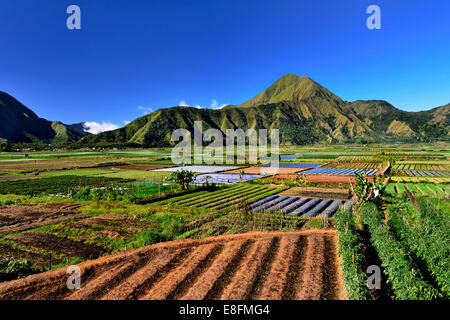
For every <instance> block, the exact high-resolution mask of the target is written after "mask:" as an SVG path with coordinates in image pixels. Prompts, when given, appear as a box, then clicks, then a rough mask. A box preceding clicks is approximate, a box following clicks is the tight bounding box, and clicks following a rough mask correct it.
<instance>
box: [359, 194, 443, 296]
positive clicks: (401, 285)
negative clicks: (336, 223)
mask: <svg viewBox="0 0 450 320" xmlns="http://www.w3.org/2000/svg"><path fill="white" fill-rule="evenodd" d="M362 218H363V222H364V224H365V225H366V226H367V228H368V231H369V233H370V241H371V243H372V245H373V246H374V247H375V249H376V250H377V252H378V255H379V257H380V259H381V261H382V266H383V267H384V271H385V273H386V274H387V276H388V278H389V282H390V283H391V285H392V289H393V290H394V292H395V298H396V299H399V300H431V299H438V298H442V294H441V293H440V292H439V291H438V290H436V289H435V288H434V287H433V286H432V285H430V284H429V283H428V282H426V281H425V280H424V279H423V275H422V274H421V272H420V270H419V268H418V266H417V265H416V263H415V261H414V259H413V258H412V257H411V255H410V253H409V252H408V250H407V249H406V248H405V246H404V245H403V244H402V243H400V242H399V241H397V239H396V238H395V236H394V234H393V233H392V232H391V230H390V228H389V226H388V225H387V224H385V223H384V221H383V214H382V213H381V212H380V211H378V209H377V207H376V205H375V204H373V203H370V202H368V203H366V204H364V206H363V207H362Z"/></svg>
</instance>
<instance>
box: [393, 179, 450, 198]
mask: <svg viewBox="0 0 450 320" xmlns="http://www.w3.org/2000/svg"><path fill="white" fill-rule="evenodd" d="M406 190H409V191H410V192H411V193H412V194H414V195H416V196H425V197H430V198H449V197H450V188H449V186H448V185H445V184H432V183H411V182H408V183H389V184H388V185H387V186H386V192H388V193H390V194H392V195H400V196H401V195H403V194H404V193H405V192H406Z"/></svg>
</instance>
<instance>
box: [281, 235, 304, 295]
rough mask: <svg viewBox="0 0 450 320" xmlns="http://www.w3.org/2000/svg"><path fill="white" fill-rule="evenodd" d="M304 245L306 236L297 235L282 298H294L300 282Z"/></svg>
mask: <svg viewBox="0 0 450 320" xmlns="http://www.w3.org/2000/svg"><path fill="white" fill-rule="evenodd" d="M306 245H307V240H306V236H303V235H301V236H299V237H298V240H297V243H296V244H295V251H294V258H293V260H292V263H291V264H290V265H289V271H288V273H287V276H286V283H285V286H284V288H283V292H282V294H281V299H282V300H292V299H294V298H295V295H296V291H297V287H298V286H299V285H300V284H301V274H302V272H303V269H304V263H303V261H304V260H305V258H306V248H305V247H306Z"/></svg>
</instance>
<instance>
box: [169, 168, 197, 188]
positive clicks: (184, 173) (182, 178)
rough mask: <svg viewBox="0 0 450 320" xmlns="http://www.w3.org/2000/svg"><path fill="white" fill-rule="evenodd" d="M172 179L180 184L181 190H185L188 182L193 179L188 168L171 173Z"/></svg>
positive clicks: (192, 174)
mask: <svg viewBox="0 0 450 320" xmlns="http://www.w3.org/2000/svg"><path fill="white" fill-rule="evenodd" d="M172 179H173V180H175V181H176V182H177V183H178V185H179V186H180V188H181V190H186V189H187V188H188V187H189V184H190V183H191V182H192V181H193V180H194V173H193V172H192V171H189V170H184V169H181V170H177V171H175V172H174V173H172Z"/></svg>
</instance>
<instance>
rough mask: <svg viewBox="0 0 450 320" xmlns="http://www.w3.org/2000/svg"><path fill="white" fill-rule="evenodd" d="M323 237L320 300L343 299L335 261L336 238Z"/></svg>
mask: <svg viewBox="0 0 450 320" xmlns="http://www.w3.org/2000/svg"><path fill="white" fill-rule="evenodd" d="M324 239H325V250H324V254H325V264H324V268H323V291H322V295H321V297H320V299H321V300H337V299H339V300H343V299H344V298H345V297H344V295H343V291H344V290H343V287H342V283H341V281H340V279H339V273H340V272H339V264H338V262H337V246H336V239H335V238H334V237H332V236H324Z"/></svg>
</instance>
